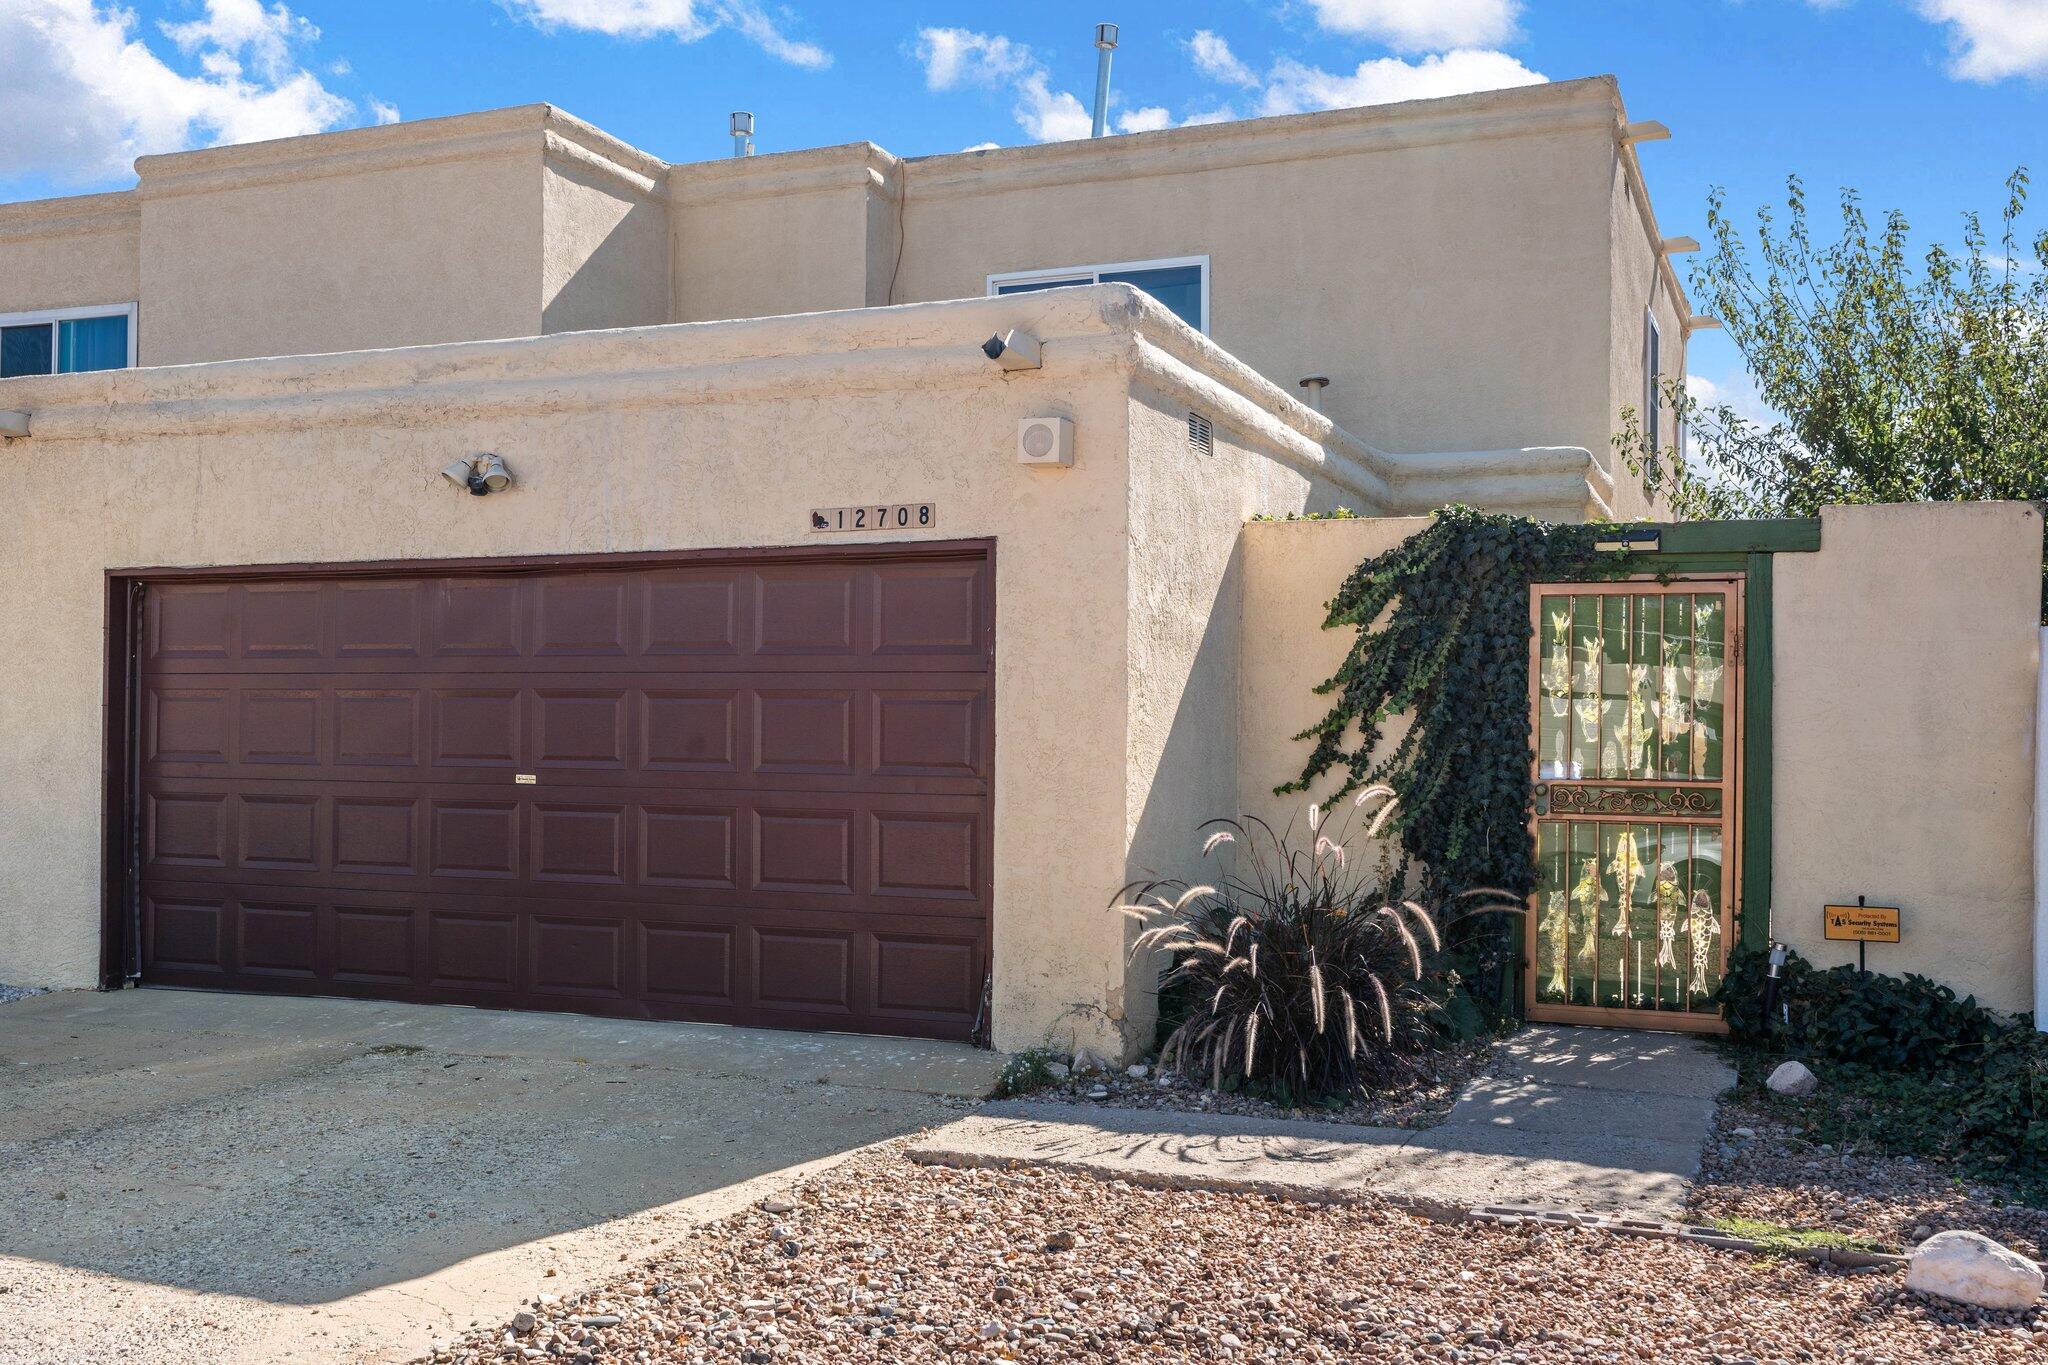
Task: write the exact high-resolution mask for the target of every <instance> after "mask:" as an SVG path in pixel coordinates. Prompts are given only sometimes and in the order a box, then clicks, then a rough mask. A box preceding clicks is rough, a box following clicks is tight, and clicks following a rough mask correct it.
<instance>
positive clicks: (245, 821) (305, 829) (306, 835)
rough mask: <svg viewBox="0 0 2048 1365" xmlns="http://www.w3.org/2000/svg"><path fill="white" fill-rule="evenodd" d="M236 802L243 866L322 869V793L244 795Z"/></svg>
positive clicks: (285, 869)
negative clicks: (319, 795)
mask: <svg viewBox="0 0 2048 1365" xmlns="http://www.w3.org/2000/svg"><path fill="white" fill-rule="evenodd" d="M235 805H236V808H237V812H238V814H239V816H240V819H239V820H238V821H237V824H238V826H239V829H240V832H241V838H240V841H239V855H240V856H239V863H240V866H242V867H245V868H273V869H277V870H279V871H290V872H314V873H317V872H319V871H320V870H321V866H322V862H323V858H322V850H321V847H320V826H321V823H322V821H321V814H320V807H321V801H320V798H319V797H316V796H242V797H239V798H237V800H236V801H235Z"/></svg>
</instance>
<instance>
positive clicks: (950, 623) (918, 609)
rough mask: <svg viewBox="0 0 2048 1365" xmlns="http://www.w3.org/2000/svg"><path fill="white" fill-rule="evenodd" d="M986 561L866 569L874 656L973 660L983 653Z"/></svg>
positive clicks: (985, 617) (984, 647) (985, 622)
mask: <svg viewBox="0 0 2048 1365" xmlns="http://www.w3.org/2000/svg"><path fill="white" fill-rule="evenodd" d="M987 567H988V566H987V564H986V563H984V562H972V563H955V564H916V563H906V564H891V565H881V566H877V567H876V568H875V569H874V570H873V571H872V583H871V593H870V599H869V600H870V601H871V602H872V604H873V607H872V610H873V613H874V615H873V628H872V632H871V638H872V639H873V641H874V646H873V648H874V652H875V653H876V654H880V655H894V656H900V655H926V656H935V657H938V656H948V655H950V656H953V657H955V658H962V659H978V658H980V657H981V656H982V655H983V654H984V653H985V652H986V639H985V637H986V633H987V616H986V613H985V610H984V604H985V603H986V601H987V597H988V592H987V582H986V577H985V576H986V574H987Z"/></svg>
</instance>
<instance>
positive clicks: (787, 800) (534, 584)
mask: <svg viewBox="0 0 2048 1365" xmlns="http://www.w3.org/2000/svg"><path fill="white" fill-rule="evenodd" d="M876 556H877V552H875V551H863V552H860V553H857V554H853V555H850V556H847V557H845V558H841V557H839V556H836V555H835V556H813V557H805V558H801V559H797V560H793V561H792V562H787V563H780V562H778V563H756V562H730V563H728V562H710V561H707V562H703V563H684V564H669V565H659V566H653V567H646V566H642V567H636V568H631V569H623V570H618V571H609V570H607V571H601V572H590V571H584V572H569V573H550V572H542V571H532V572H524V573H512V572H506V573H462V574H454V575H445V576H442V577H439V578H434V577H428V576H421V577H417V578H394V579H376V578H336V579H329V580H303V581H302V580H283V579H280V580H275V581H251V582H247V583H238V584H233V585H227V586H222V585H212V584H207V585H198V586H197V587H196V588H195V587H194V585H187V584H167V585H153V586H152V587H150V589H149V590H148V593H147V595H146V597H145V603H146V605H145V615H144V620H145V629H146V631H147V635H146V640H147V644H148V649H147V654H148V660H147V662H146V665H145V669H144V677H143V680H142V684H143V695H144V703H145V704H144V706H143V708H142V710H143V716H142V721H141V736H140V738H141V741H142V744H143V752H142V755H141V756H142V759H143V765H142V782H143V787H142V803H141V815H142V818H141V821H140V822H139V823H140V826H141V828H140V833H139V837H140V838H141V840H142V849H141V854H142V859H143V875H142V883H143V884H142V890H143V892H144V919H145V945H144V946H145V953H144V957H145V962H144V976H145V979H147V980H152V981H161V982H164V983H166V984H185V985H194V984H214V985H226V986H231V987H236V988H243V989H259V990H279V991H287V992H312V991H317V992H326V993H334V994H345V995H368V996H379V997H384V998H392V999H404V1000H450V1001H456V1002H460V1003H467V1004H477V1005H491V1006H505V1007H518V1008H544V1009H576V1010H583V1011H586V1012H591V1013H599V1014H616V1015H622V1016H627V1017H654V1018H699V1019H707V1020H716V1021H721V1022H731V1023H768V1024H774V1025H778V1026H788V1027H831V1028H853V1029H869V1030H879V1031H885V1032H903V1033H912V1034H918V1035H924V1036H939V1037H947V1036H950V1037H959V1036H964V1035H965V1033H966V1031H967V1030H968V1028H969V1027H970V1026H971V1024H972V1022H973V1018H974V1015H975V1012H976V1008H977V1006H978V1004H979V999H980V992H981V988H982V980H983V976H984V974H985V972H986V970H987V954H988V949H987V942H988V904H989V900H990V875H989V869H988V849H989V843H990V838H991V832H990V828H989V822H988V814H989V793H990V783H989V771H988V762H989V754H990V753H991V751H992V748H993V744H992V739H991V736H990V733H989V725H990V708H989V687H990V671H991V658H992V653H991V643H992V642H991V639H990V636H989V632H988V622H989V615H988V613H989V607H988V602H987V592H988V589H989V586H990V583H989V578H988V575H987V566H986V563H985V560H984V559H983V557H982V556H981V555H980V554H979V553H973V554H964V555H963V554H962V553H961V552H958V551H955V552H952V557H951V558H947V557H945V556H937V557H934V556H929V555H927V556H911V557H908V558H904V559H902V560H901V561H898V560H895V559H891V558H888V557H886V556H884V557H882V558H880V559H878V558H877V557H876Z"/></svg>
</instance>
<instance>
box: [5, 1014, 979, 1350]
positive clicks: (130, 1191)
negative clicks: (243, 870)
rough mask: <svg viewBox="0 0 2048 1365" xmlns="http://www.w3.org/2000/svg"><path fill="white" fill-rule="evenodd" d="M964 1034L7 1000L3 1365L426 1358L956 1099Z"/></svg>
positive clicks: (962, 1090) (918, 1123) (971, 1067)
mask: <svg viewBox="0 0 2048 1365" xmlns="http://www.w3.org/2000/svg"><path fill="white" fill-rule="evenodd" d="M1000 1061H1001V1058H999V1057H997V1056H996V1055H994V1054H992V1053H988V1052H979V1051H975V1050H974V1049H971V1048H968V1047H964V1046H960V1045H957V1044H950V1043H926V1042H916V1041H911V1040H906V1039H894V1038H863V1037H853V1036H848V1035H835V1034H817V1033H809V1034H806V1033H770V1032H766V1031H761V1030H753V1029H734V1028H718V1027H711V1026H704V1025H691V1024H658V1023H643V1022H633V1021H619V1020H604V1019H589V1018H582V1017H579V1016H575V1015H549V1014H533V1013H527V1014H510V1013H500V1012H495V1011H486V1010H471V1009H458V1008H453V1007H449V1006H431V1005H429V1006H419V1005H398V1004H382V1003H375V1002H368V1001H346V1000H292V999H281V998H264V997H258V996H237V995H217V994H202V993H197V992H181V991H160V990H158V991H123V992H119V993H115V994H105V995H103V994H96V993H88V992H65V993H60V994H55V995H43V996H37V997H34V998H32V999H28V1000H20V1001H15V1002H13V1003H10V1004H0V1169H5V1170H6V1172H7V1173H8V1177H9V1178H8V1179H7V1180H6V1181H4V1182H0V1365H15V1362H20V1363H21V1365H29V1362H34V1365H47V1363H48V1362H51V1361H64V1362H66V1365H81V1363H82V1362H113V1361H119V1362H122V1363H123V1365H154V1363H155V1362H172V1361H176V1362H186V1361H200V1360H203V1361H207V1362H210V1365H256V1363H257V1362H280V1361H290V1362H293V1365H300V1363H301V1362H305V1363H308V1365H319V1363H321V1362H371V1361H375V1362H386V1361H403V1360H410V1359H413V1358H415V1357H416V1356H418V1355H419V1354H421V1353H422V1352H423V1351H425V1349H426V1348H427V1347H428V1346H429V1345H430V1344H431V1343H433V1342H434V1341H435V1340H442V1341H445V1340H448V1339H450V1338H451V1337H452V1336H453V1335H454V1334H455V1333H456V1332H457V1331H460V1330H461V1329H463V1328H465V1327H467V1326H469V1325H470V1324H471V1323H472V1322H473V1321H474V1322H481V1323H482V1324H484V1325H486V1326H488V1325H490V1324H493V1323H498V1322H503V1321H505V1320H506V1319H507V1318H509V1317H510V1316H511V1314H512V1312H513V1310H514V1309H515V1308H516V1307H517V1306H518V1301H519V1300H520V1299H521V1298H525V1297H529V1296H531V1295H533V1294H535V1293H537V1292H539V1291H541V1290H543V1289H545V1290H548V1291H550V1292H557V1293H573V1292H575V1291H576V1290H577V1289H578V1288H580V1287H581V1286H582V1285H584V1284H587V1283H589V1282H591V1281H593V1280H595V1279H598V1278H601V1277H607V1276H611V1275H615V1274H617V1273H618V1272H620V1271H621V1270H624V1269H626V1268H627V1264H626V1263H628V1262H631V1261H637V1260H639V1259H641V1258H643V1257H645V1256H646V1255H648V1254H649V1253H651V1252H653V1251H654V1250H655V1249H656V1247H657V1244H663V1243H671V1242H673V1241H675V1240H676V1239H677V1238H679V1237H682V1236H686V1235H687V1234H688V1231H689V1229H690V1228H691V1227H692V1226H693V1225H695V1224H697V1223H700V1222H702V1221H704V1220H707V1219H711V1218H717V1217H721V1216H723V1215H724V1214H726V1213H728V1212H731V1211H733V1210H734V1209H737V1208H739V1207H741V1206H742V1205H744V1204H746V1203H747V1202H749V1201H751V1200H753V1199H758V1198H760V1197H761V1196H762V1195H763V1194H764V1193H766V1192H767V1191H769V1190H770V1189H774V1188H780V1187H781V1186H783V1185H787V1184H789V1183H791V1182H792V1181H794V1180H796V1179H797V1178H798V1177H799V1176H801V1175H802V1174H804V1173H805V1172H806V1171H808V1170H812V1169H817V1168H818V1167H820V1166H822V1165H828V1164H830V1163H832V1162H834V1161H837V1160H840V1159H842V1158H843V1157H845V1156H846V1155H848V1154H850V1153H852V1152H854V1151H857V1150H859V1149H860V1148H862V1147H863V1146H865V1145H867V1144H870V1143H874V1142H878V1141H881V1140H884V1139H887V1138H893V1137H899V1136H903V1135H905V1134H909V1133H914V1132H917V1131H918V1130H920V1129H922V1128H925V1127H927V1126H929V1125H931V1124H933V1123H941V1122H944V1121H945V1120H947V1119H949V1118H953V1117H955V1116H957V1115H958V1114H959V1113H960V1112H962V1111H963V1109H965V1108H966V1107H967V1106H969V1105H971V1104H972V1103H973V1101H974V1100H976V1099H978V1098H979V1097H981V1096H983V1095H986V1094H987V1093H988V1090H989V1087H990V1085H991V1083H992V1082H993V1080H994V1078H995V1071H996V1068H997V1066H998V1065H999V1063H1000Z"/></svg>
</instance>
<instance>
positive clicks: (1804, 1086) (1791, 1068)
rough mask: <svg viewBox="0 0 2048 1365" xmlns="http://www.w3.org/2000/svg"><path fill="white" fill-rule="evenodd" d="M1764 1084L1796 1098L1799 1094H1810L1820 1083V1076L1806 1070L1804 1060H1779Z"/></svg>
mask: <svg viewBox="0 0 2048 1365" xmlns="http://www.w3.org/2000/svg"><path fill="white" fill-rule="evenodd" d="M1764 1084H1765V1085H1768V1086H1769V1087H1770V1088H1771V1089H1773V1090H1775V1091H1777V1092H1778V1093H1779V1094H1780V1095H1790V1096H1792V1097H1793V1098H1795V1099H1797V1098H1798V1097H1799V1096H1801V1095H1811V1094H1812V1093H1813V1092H1814V1090H1815V1089H1816V1088H1817V1087H1818V1086H1819V1085H1820V1077H1818V1076H1816V1075H1814V1074H1813V1073H1812V1072H1811V1071H1808V1070H1807V1069H1806V1063H1804V1062H1780V1063H1778V1069H1777V1070H1776V1071H1773V1072H1772V1073H1771V1078H1770V1079H1769V1080H1768V1081H1765V1082H1764Z"/></svg>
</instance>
